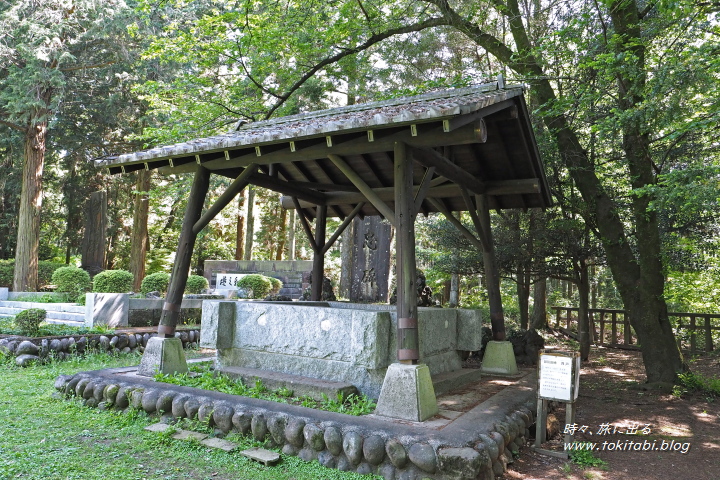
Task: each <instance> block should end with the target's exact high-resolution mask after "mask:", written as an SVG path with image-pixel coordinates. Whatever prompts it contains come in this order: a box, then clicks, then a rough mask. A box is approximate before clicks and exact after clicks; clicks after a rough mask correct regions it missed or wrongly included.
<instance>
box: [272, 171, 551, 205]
mask: <svg viewBox="0 0 720 480" xmlns="http://www.w3.org/2000/svg"><path fill="white" fill-rule="evenodd" d="M435 180H438V179H437V178H436V179H435ZM435 180H433V181H432V182H431V183H433V182H435ZM539 188H540V184H539V180H538V179H537V178H530V179H523V180H502V181H498V182H487V184H486V190H487V195H518V194H523V193H537V192H538V191H539ZM419 189H420V186H415V187H413V197H415V195H416V193H417V192H418V191H419ZM372 190H373V192H374V193H375V195H377V196H378V197H379V198H380V200H382V201H383V202H388V201H392V200H393V199H394V193H393V187H384V188H374V189H372ZM461 195H462V193H461V187H460V186H459V185H456V184H454V183H449V184H445V185H440V186H437V187H433V186H431V187H430V188H429V189H428V192H427V195H426V198H448V197H460V196H461ZM365 200H366V197H365V196H364V195H363V194H362V193H359V192H328V193H326V194H325V204H326V205H328V206H331V205H348V204H353V205H354V204H356V203H358V202H362V201H365ZM281 203H282V206H283V208H295V205H294V204H293V201H292V198H290V197H282V198H281ZM300 204H301V205H302V207H303V208H306V207H311V206H314V205H315V204H314V203H311V202H300Z"/></svg>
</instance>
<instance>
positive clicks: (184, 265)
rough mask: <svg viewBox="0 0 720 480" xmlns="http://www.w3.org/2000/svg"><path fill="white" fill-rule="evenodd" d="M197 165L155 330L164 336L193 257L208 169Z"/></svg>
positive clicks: (171, 333)
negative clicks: (168, 282)
mask: <svg viewBox="0 0 720 480" xmlns="http://www.w3.org/2000/svg"><path fill="white" fill-rule="evenodd" d="M196 168H197V169H196V171H195V178H194V179H193V184H192V188H191V189H190V197H189V198H188V204H187V207H186V208H185V216H184V217H183V222H182V227H181V229H180V238H179V239H178V246H177V250H176V251H175V263H174V264H173V269H172V274H171V275H170V286H169V287H168V291H167V295H166V297H165V304H164V305H163V309H162V314H161V315H160V323H159V325H158V334H159V335H160V336H164V337H165V338H170V337H173V336H174V335H175V327H176V326H177V322H178V319H179V318H180V304H181V303H182V297H183V292H184V291H185V284H186V283H187V278H188V274H189V272H190V260H191V259H192V254H193V248H195V239H196V238H197V234H196V233H195V232H193V225H195V223H196V222H197V221H198V220H199V219H200V215H201V214H202V207H203V204H204V203H205V196H206V195H207V191H208V188H209V186H210V171H209V170H208V169H206V168H203V167H202V166H197V167H196Z"/></svg>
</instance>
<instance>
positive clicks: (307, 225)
mask: <svg viewBox="0 0 720 480" xmlns="http://www.w3.org/2000/svg"><path fill="white" fill-rule="evenodd" d="M292 200H293V202H295V210H297V212H298V217H299V218H300V225H302V227H303V230H304V231H305V235H306V236H307V238H308V241H309V242H310V246H311V247H312V249H313V251H315V248H316V246H317V243H316V242H315V236H314V235H313V232H312V229H311V228H310V223H309V222H308V219H307V217H306V216H305V212H304V211H303V209H302V207H300V201H299V200H298V199H297V197H292Z"/></svg>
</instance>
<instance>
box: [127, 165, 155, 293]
mask: <svg viewBox="0 0 720 480" xmlns="http://www.w3.org/2000/svg"><path fill="white" fill-rule="evenodd" d="M149 191H150V172H149V171H148V170H140V171H139V172H138V176H137V181H136V183H135V192H136V193H135V208H134V211H133V230H132V238H131V241H130V242H131V243H130V273H132V274H133V291H135V292H139V291H140V285H141V284H142V281H143V278H145V258H146V256H147V251H148V240H149V237H148V212H149V210H150V203H149V201H148V194H147V192H149Z"/></svg>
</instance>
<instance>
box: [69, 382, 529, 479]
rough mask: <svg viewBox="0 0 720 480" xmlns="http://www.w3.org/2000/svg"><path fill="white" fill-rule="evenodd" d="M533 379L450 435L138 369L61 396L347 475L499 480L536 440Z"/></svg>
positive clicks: (447, 430) (73, 388)
mask: <svg viewBox="0 0 720 480" xmlns="http://www.w3.org/2000/svg"><path fill="white" fill-rule="evenodd" d="M530 377H533V378H531V379H529V380H528V381H527V382H526V383H528V385H525V386H523V387H522V388H521V389H520V391H514V392H509V393H508V394H505V395H503V394H502V393H501V394H498V395H499V396H501V398H500V399H498V400H497V401H495V402H494V403H493V404H492V406H486V407H484V408H483V405H485V404H481V405H479V406H478V407H476V409H474V410H478V409H479V410H478V413H476V414H475V415H473V413H472V412H469V413H466V414H465V415H469V417H468V419H467V421H466V422H465V421H463V422H460V424H459V422H458V421H456V422H454V423H453V424H451V425H449V426H448V427H445V428H444V429H442V430H432V429H429V428H422V427H418V426H412V425H405V424H400V423H393V422H389V421H383V420H380V419H379V418H378V417H375V418H368V417H353V416H349V415H343V414H339V413H332V412H323V411H318V410H312V409H308V408H304V407H298V406H293V405H285V404H280V403H274V402H268V401H265V400H258V399H253V398H246V397H238V396H233V395H227V394H222V393H218V392H210V391H206V390H199V389H195V388H189V387H179V386H176V385H170V384H162V383H157V382H154V381H152V380H151V379H145V378H141V377H137V376H135V375H134V374H133V369H108V370H102V371H96V372H82V373H78V374H76V375H72V376H70V375H61V376H59V377H58V378H57V380H56V381H55V388H56V389H57V390H58V391H59V392H61V394H62V395H64V396H65V397H66V398H73V397H75V398H78V399H81V400H82V401H83V402H84V404H85V405H87V406H91V407H98V408H101V409H109V408H115V409H120V410H126V409H137V410H140V409H142V410H144V411H145V412H147V413H149V414H156V415H163V418H164V419H165V420H166V421H168V422H171V421H172V420H173V419H175V418H184V417H187V418H192V419H195V418H197V419H199V420H200V421H203V422H208V423H209V424H210V425H211V426H214V427H215V429H216V432H217V433H218V434H219V435H220V436H222V435H223V434H226V433H229V432H239V433H242V434H246V435H252V436H253V437H254V438H255V439H256V440H258V441H261V442H265V444H266V446H268V447H276V448H280V449H282V452H283V453H285V454H287V455H296V456H298V457H300V458H301V459H303V460H305V461H311V460H318V461H319V462H320V464H322V465H324V466H326V467H329V468H336V469H339V470H343V471H355V472H358V473H361V474H370V473H373V474H378V475H381V476H383V477H384V478H385V479H387V480H401V479H402V480H420V479H436V480H440V479H480V480H492V479H494V478H495V476H496V475H501V474H502V473H503V472H504V471H506V469H507V464H508V463H512V461H513V458H514V456H515V455H516V453H517V451H518V449H519V447H520V446H521V445H523V443H524V442H525V441H526V440H527V439H528V437H529V430H528V429H529V428H530V426H531V425H532V424H533V423H534V416H533V409H534V406H535V403H534V398H535V397H534V391H533V389H532V388H531V387H530V386H529V385H530V384H532V383H533V382H536V378H535V377H534V376H533V375H531V376H530ZM491 401H492V399H491V400H490V401H488V402H491ZM488 402H486V403H488ZM474 410H473V411H474ZM456 424H457V425H456Z"/></svg>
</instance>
